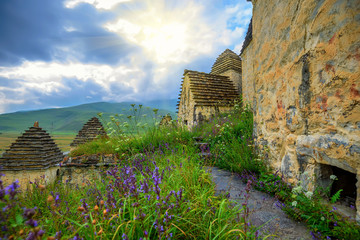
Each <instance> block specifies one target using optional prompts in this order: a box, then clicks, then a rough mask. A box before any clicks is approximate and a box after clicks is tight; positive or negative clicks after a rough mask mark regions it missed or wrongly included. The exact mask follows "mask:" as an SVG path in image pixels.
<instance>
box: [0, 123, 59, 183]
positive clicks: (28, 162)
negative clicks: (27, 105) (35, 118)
mask: <svg viewBox="0 0 360 240" xmlns="http://www.w3.org/2000/svg"><path fill="white" fill-rule="evenodd" d="M62 160H63V153H62V152H61V150H60V149H59V148H58V147H57V145H56V144H55V142H54V140H53V139H52V138H51V136H50V135H49V134H48V133H47V132H46V131H45V130H43V129H41V128H40V127H39V124H38V122H35V124H34V126H33V127H30V128H29V129H28V130H26V131H25V133H23V135H22V136H20V137H18V138H17V139H16V141H15V142H14V143H12V144H11V146H10V148H9V149H8V150H6V151H5V152H4V154H3V156H2V157H1V158H0V166H1V171H2V172H4V173H5V177H3V178H2V179H3V180H4V182H5V184H10V183H11V182H13V181H15V180H16V179H17V180H19V183H20V185H26V184H27V183H28V182H29V181H30V180H32V181H33V180H34V179H35V178H38V177H40V176H43V175H44V176H45V180H49V181H52V180H53V179H55V177H56V173H57V169H58V168H59V167H58V163H60V162H61V161H62Z"/></svg>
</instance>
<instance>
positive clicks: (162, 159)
mask: <svg viewBox="0 0 360 240" xmlns="http://www.w3.org/2000/svg"><path fill="white" fill-rule="evenodd" d="M150 131H151V132H150V133H149V134H146V135H142V136H137V137H132V138H129V140H128V141H127V143H126V145H125V146H121V145H116V146H117V147H119V149H118V150H117V151H118V153H120V152H121V151H122V150H125V149H126V154H125V155H126V156H124V157H123V159H122V160H121V161H120V162H119V164H118V165H117V166H116V167H114V168H112V169H109V170H108V171H107V172H103V173H102V178H101V179H100V180H97V179H96V178H94V180H93V181H91V182H88V183H86V184H85V185H84V186H73V185H68V184H66V183H65V184H63V183H54V184H47V185H46V184H45V183H44V180H43V179H40V180H38V181H37V182H35V183H33V187H34V190H33V191H25V192H24V193H23V194H22V195H20V194H17V195H15V197H14V199H11V191H10V192H9V194H7V195H6V196H5V197H3V198H1V201H0V207H1V208H5V209H6V210H5V212H3V214H5V215H1V216H0V223H1V225H2V226H5V225H6V226H8V230H7V231H6V232H4V231H2V232H0V234H1V237H10V236H12V237H14V239H20V238H23V237H24V236H28V235H29V234H30V235H31V234H33V235H36V236H38V235H40V234H41V235H42V237H43V238H47V237H50V238H51V237H55V236H60V235H61V239H69V238H71V239H73V238H74V237H82V238H84V239H140V238H142V239H169V238H170V239H234V238H236V237H239V239H254V238H255V235H256V234H257V233H256V229H255V228H250V229H249V228H247V230H246V231H244V227H243V225H244V222H243V221H239V220H240V218H241V211H242V208H241V207H235V206H233V205H232V204H231V203H230V202H229V200H228V199H227V198H226V197H225V196H214V193H215V185H214V183H213V182H212V181H211V176H210V174H209V173H207V172H206V171H204V170H203V168H202V165H201V159H200V157H199V155H198V149H197V148H196V147H195V146H193V144H192V142H191V141H192V136H193V133H191V132H189V131H187V130H185V129H182V128H177V127H168V128H162V129H161V130H159V131H155V130H150ZM110 142H111V141H110ZM109 145H110V144H109ZM139 153H141V154H139ZM43 185H46V187H45V188H44V187H43ZM10 189H11V188H10ZM49 196H51V197H49ZM7 206H10V207H9V208H7ZM35 207H36V209H34V208H35ZM24 209H25V210H24ZM26 209H34V210H26ZM31 211H33V212H34V214H29V213H31ZM31 221H32V222H31ZM33 221H37V223H38V227H35V226H32V225H34V224H33ZM58 239H59V238H58Z"/></svg>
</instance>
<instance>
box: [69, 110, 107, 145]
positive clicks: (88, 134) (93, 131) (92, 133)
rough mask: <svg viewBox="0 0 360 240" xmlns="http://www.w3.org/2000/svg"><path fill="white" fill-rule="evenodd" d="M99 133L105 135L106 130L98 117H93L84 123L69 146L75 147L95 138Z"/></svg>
mask: <svg viewBox="0 0 360 240" xmlns="http://www.w3.org/2000/svg"><path fill="white" fill-rule="evenodd" d="M99 135H100V136H106V132H105V130H104V127H103V126H102V124H101V122H100V121H99V119H98V118H97V117H93V118H91V119H90V120H89V121H88V122H87V123H85V124H84V126H83V128H82V129H81V130H80V131H79V133H78V134H77V135H76V137H75V139H74V141H73V142H72V143H71V144H70V146H72V147H75V146H77V145H80V144H83V143H85V142H90V141H92V140H94V139H96V138H97V136H99Z"/></svg>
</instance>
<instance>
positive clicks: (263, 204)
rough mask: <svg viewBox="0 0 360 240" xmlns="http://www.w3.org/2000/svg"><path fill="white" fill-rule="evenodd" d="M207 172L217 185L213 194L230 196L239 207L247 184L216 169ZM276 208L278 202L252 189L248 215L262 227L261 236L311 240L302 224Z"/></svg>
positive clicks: (282, 239) (211, 168)
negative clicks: (228, 194)
mask: <svg viewBox="0 0 360 240" xmlns="http://www.w3.org/2000/svg"><path fill="white" fill-rule="evenodd" d="M207 170H208V171H209V172H211V174H212V177H213V181H214V182H215V184H216V194H221V193H226V192H229V193H230V199H231V200H234V201H236V202H237V203H239V204H242V203H244V201H245V196H244V195H245V193H246V191H245V188H246V184H244V183H243V182H242V181H241V180H240V179H239V177H238V176H236V175H234V174H232V173H231V172H228V171H225V170H222V169H219V168H217V167H207ZM277 205H278V201H277V200H276V199H275V198H274V197H271V196H269V195H267V194H266V193H262V192H259V191H256V190H253V189H252V190H250V192H249V199H248V206H249V208H250V212H251V213H250V216H249V218H250V220H251V223H252V224H253V225H255V226H261V225H264V226H263V227H261V229H260V233H261V234H262V235H268V234H272V235H276V237H273V238H270V239H281V240H287V239H289V240H290V239H291V240H302V239H312V237H311V235H310V233H309V231H308V230H307V228H306V226H305V224H303V223H298V222H296V221H294V220H292V219H290V218H289V217H288V216H287V215H286V214H285V213H284V212H283V211H282V210H281V209H280V208H279V207H277Z"/></svg>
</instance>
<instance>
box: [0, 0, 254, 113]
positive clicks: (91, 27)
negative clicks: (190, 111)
mask: <svg viewBox="0 0 360 240" xmlns="http://www.w3.org/2000/svg"><path fill="white" fill-rule="evenodd" d="M251 13H252V5H251V3H250V2H247V1H246V0H1V1H0V33H1V37H0V113H6V112H15V111H19V110H31V109H41V108H53V107H65V106H73V105H78V104H83V103H90V102H99V101H110V102H122V101H147V100H157V99H174V98H177V95H178V93H179V88H180V82H181V77H182V74H183V71H184V69H191V70H196V71H202V72H209V71H210V70H211V66H212V64H213V62H214V61H215V59H216V57H217V56H218V55H219V54H220V53H221V52H223V51H224V50H225V49H226V48H229V49H231V50H233V51H235V52H236V53H239V52H240V49H241V46H242V43H243V40H244V37H245V33H246V30H247V26H248V24H249V21H250V18H251Z"/></svg>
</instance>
